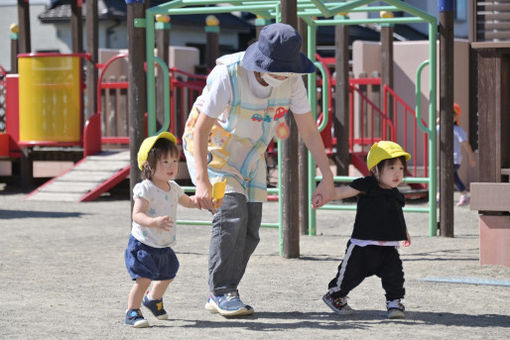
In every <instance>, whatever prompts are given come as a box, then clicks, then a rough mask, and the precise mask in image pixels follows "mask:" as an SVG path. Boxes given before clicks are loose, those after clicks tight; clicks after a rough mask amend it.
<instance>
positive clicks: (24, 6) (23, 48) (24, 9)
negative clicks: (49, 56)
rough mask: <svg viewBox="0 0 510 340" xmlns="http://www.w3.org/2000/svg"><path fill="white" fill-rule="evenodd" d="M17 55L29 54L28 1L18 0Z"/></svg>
mask: <svg viewBox="0 0 510 340" xmlns="http://www.w3.org/2000/svg"><path fill="white" fill-rule="evenodd" d="M18 25H19V37H18V38H19V40H18V49H19V53H30V52H31V50H32V47H31V44H30V9H29V4H28V0H18Z"/></svg>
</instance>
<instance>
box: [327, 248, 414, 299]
mask: <svg viewBox="0 0 510 340" xmlns="http://www.w3.org/2000/svg"><path fill="white" fill-rule="evenodd" d="M372 275H377V276H378V277H380V278H381V282H382V286H383V288H384V291H385V292H386V300H387V301H391V300H395V299H401V298H403V297H404V295H405V289H404V271H403V270H402V261H401V260H400V256H399V254H398V251H397V249H396V248H395V247H387V246H365V247H360V246H356V245H354V244H352V243H351V241H350V240H349V242H347V249H346V251H345V256H344V259H343V261H342V262H341V263H340V265H339V266H338V273H337V274H336V276H335V278H334V279H333V280H331V282H330V283H329V285H328V288H329V292H330V294H331V295H333V297H335V298H337V297H344V296H347V294H349V292H350V291H351V290H353V289H354V288H355V287H357V286H358V285H359V284H360V283H361V282H362V281H363V280H364V279H365V278H366V277H369V276H372Z"/></svg>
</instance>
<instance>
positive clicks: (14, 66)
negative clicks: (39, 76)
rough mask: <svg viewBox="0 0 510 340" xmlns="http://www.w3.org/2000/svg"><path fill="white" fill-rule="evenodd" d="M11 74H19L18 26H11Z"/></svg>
mask: <svg viewBox="0 0 510 340" xmlns="http://www.w3.org/2000/svg"><path fill="white" fill-rule="evenodd" d="M9 73H18V25H16V24H12V25H11V70H10V72H9Z"/></svg>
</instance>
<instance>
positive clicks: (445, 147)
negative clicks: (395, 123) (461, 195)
mask: <svg viewBox="0 0 510 340" xmlns="http://www.w3.org/2000/svg"><path fill="white" fill-rule="evenodd" d="M438 5H439V6H438V8H439V25H440V29H439V34H440V54H439V56H440V65H441V66H440V72H439V74H440V77H441V79H440V103H439V106H440V110H441V113H440V125H439V126H440V132H439V135H440V142H439V143H440V147H439V150H440V189H441V193H440V206H441V209H440V211H439V219H440V220H439V223H440V228H441V236H445V237H453V218H454V217H453V0H440V1H439V4H438ZM433 123H434V122H430V124H433ZM431 171H434V169H431ZM430 199H433V197H431V198H430Z"/></svg>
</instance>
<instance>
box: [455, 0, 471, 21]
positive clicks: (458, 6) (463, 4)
mask: <svg viewBox="0 0 510 340" xmlns="http://www.w3.org/2000/svg"><path fill="white" fill-rule="evenodd" d="M467 6H468V4H467V0H455V20H456V21H466V20H467V12H468V8H467Z"/></svg>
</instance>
